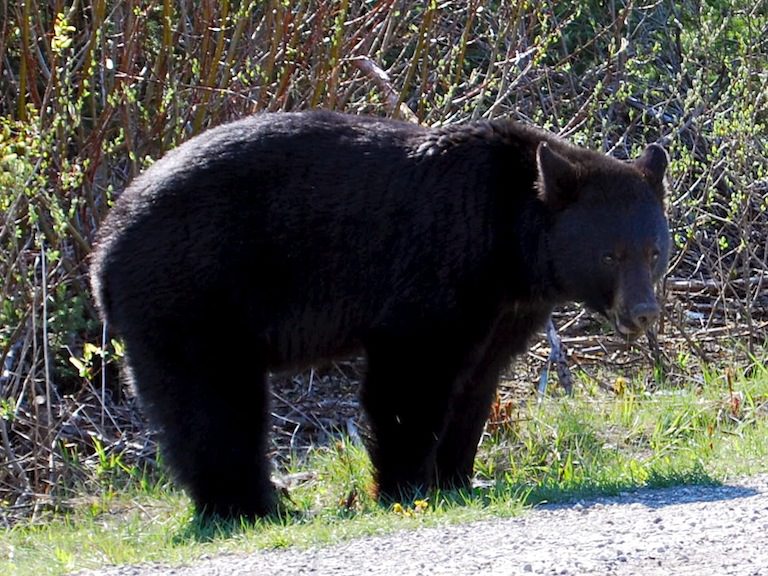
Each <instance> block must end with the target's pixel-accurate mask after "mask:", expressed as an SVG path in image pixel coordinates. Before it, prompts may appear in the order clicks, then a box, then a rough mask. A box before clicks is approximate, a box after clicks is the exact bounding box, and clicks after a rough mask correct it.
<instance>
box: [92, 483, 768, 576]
mask: <svg viewBox="0 0 768 576" xmlns="http://www.w3.org/2000/svg"><path fill="white" fill-rule="evenodd" d="M86 574H87V575H88V576H93V575H96V574H99V575H105V576H107V575H108V576H159V575H165V574H168V575H171V574H172V575H174V576H225V575H226V576H246V575H247V576H262V575H264V576H289V575H290V576H295V575H302V574H313V575H323V576H325V575H332V576H360V575H374V576H393V575H394V576H421V575H425V576H426V575H439V576H473V575H476V574H477V575H488V576H518V575H522V576H527V575H537V574H544V575H563V576H577V575H579V576H581V575H598V574H599V575H600V576H630V575H631V576H648V575H662V574H663V575H675V576H686V575H694V574H695V575H697V576H721V575H729V576H730V575H734V576H735V575H738V576H768V475H762V476H754V477H750V478H743V479H738V480H734V481H732V482H729V483H728V484H727V485H725V486H719V487H711V486H687V487H675V488H667V489H660V490H637V491H633V492H627V493H624V494H622V495H620V496H618V497H615V498H600V499H596V500H590V501H582V502H576V503H571V504H568V505H559V506H540V507H538V508H536V509H534V510H530V511H528V512H526V513H524V514H523V515H522V516H519V517H516V518H510V519H502V520H490V521H482V522H475V523H471V524H465V525H461V526H447V527H440V528H424V529H420V530H416V531H410V532H399V533H395V534H391V535H389V536H381V537H368V538H361V539H358V540H353V541H349V542H345V543H342V544H337V545H334V546H328V547H324V548H317V549H310V550H278V551H265V552H258V553H255V554H250V555H226V556H220V557H216V558H208V559H204V560H201V561H199V562H198V563H196V564H195V565H194V566H186V567H181V568H169V567H163V566H158V565H144V566H127V567H115V568H109V569H104V570H100V571H91V572H81V573H80V576H85V575H86Z"/></svg>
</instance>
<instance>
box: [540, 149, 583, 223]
mask: <svg viewBox="0 0 768 576" xmlns="http://www.w3.org/2000/svg"><path fill="white" fill-rule="evenodd" d="M536 166H537V168H538V170H539V181H538V187H539V198H541V199H542V200H543V201H544V203H545V204H547V205H548V206H550V207H551V208H554V209H556V210H557V209H561V208H565V207H566V206H567V205H568V204H570V203H571V202H573V201H574V200H576V194H575V192H576V186H577V184H576V181H577V180H578V178H579V169H578V167H577V166H575V165H574V164H572V163H571V162H570V161H569V160H568V159H567V158H565V157H564V156H561V155H560V154H558V153H557V152H555V151H554V150H552V147H551V146H550V145H549V144H547V143H546V142H540V143H539V147H538V148H537V149H536Z"/></svg>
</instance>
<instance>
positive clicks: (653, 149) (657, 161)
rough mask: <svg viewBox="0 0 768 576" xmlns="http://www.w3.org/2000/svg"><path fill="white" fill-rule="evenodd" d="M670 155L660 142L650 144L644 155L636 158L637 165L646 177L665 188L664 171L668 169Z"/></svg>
mask: <svg viewBox="0 0 768 576" xmlns="http://www.w3.org/2000/svg"><path fill="white" fill-rule="evenodd" d="M667 164H669V156H667V151H666V150H664V148H662V147H661V146H659V145H658V144H651V145H650V146H648V147H647V148H646V149H645V151H644V152H643V153H642V155H641V156H640V157H639V158H638V159H637V160H635V166H636V167H637V168H638V169H639V170H640V172H642V173H643V176H645V179H646V180H647V181H648V182H649V183H650V184H652V185H653V186H656V187H658V188H661V189H663V186H662V184H663V183H664V173H665V172H666V171H667Z"/></svg>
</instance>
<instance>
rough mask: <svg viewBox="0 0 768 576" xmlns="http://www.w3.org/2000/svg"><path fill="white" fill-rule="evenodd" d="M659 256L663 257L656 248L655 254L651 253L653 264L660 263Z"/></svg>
mask: <svg viewBox="0 0 768 576" xmlns="http://www.w3.org/2000/svg"><path fill="white" fill-rule="evenodd" d="M659 256H661V253H660V252H659V250H658V249H657V248H654V249H653V252H651V262H653V263H654V264H656V262H658V261H659Z"/></svg>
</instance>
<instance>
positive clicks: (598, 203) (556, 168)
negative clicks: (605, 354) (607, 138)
mask: <svg viewBox="0 0 768 576" xmlns="http://www.w3.org/2000/svg"><path fill="white" fill-rule="evenodd" d="M667 163H668V157H667V153H666V152H665V151H664V149H663V148H662V147H661V146H658V145H655V144H654V145H650V146H648V147H647V148H646V149H645V151H644V152H643V154H642V155H641V156H640V157H638V158H637V159H635V160H634V161H632V162H620V161H618V160H615V159H612V158H609V157H607V156H602V155H599V154H592V153H590V154H577V155H574V157H573V158H571V157H570V156H569V149H568V148H564V149H563V150H562V152H560V151H558V150H555V149H554V147H553V146H550V145H548V144H547V143H542V144H540V145H539V148H538V150H537V165H538V172H539V182H538V187H539V195H540V198H541V200H542V201H543V202H544V204H545V206H546V209H547V211H548V213H549V214H550V216H551V218H550V219H549V220H550V224H551V227H550V229H549V233H548V234H547V241H548V255H549V262H550V267H551V273H552V275H553V276H554V281H555V284H556V285H557V289H558V290H559V291H560V292H561V296H562V297H563V298H564V299H567V300H575V301H577V302H583V303H584V304H586V305H587V307H589V308H592V309H593V310H596V311H597V312H600V313H601V314H603V315H605V316H606V317H608V318H609V319H610V320H611V322H612V323H613V325H614V326H615V328H616V330H618V332H619V333H621V334H622V335H624V336H626V337H628V338H632V337H634V336H637V335H638V334H641V333H643V332H644V331H645V330H646V329H647V328H648V327H649V326H650V325H651V324H652V323H653V322H655V321H656V320H657V319H658V316H659V304H658V302H657V300H656V296H655V293H654V285H655V284H656V283H657V282H658V281H659V280H660V279H661V277H662V276H663V274H664V272H665V271H666V268H667V263H668V256H669V247H670V234H669V228H668V225H667V219H666V217H665V214H664V194H665V187H664V173H665V171H666V168H667Z"/></svg>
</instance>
